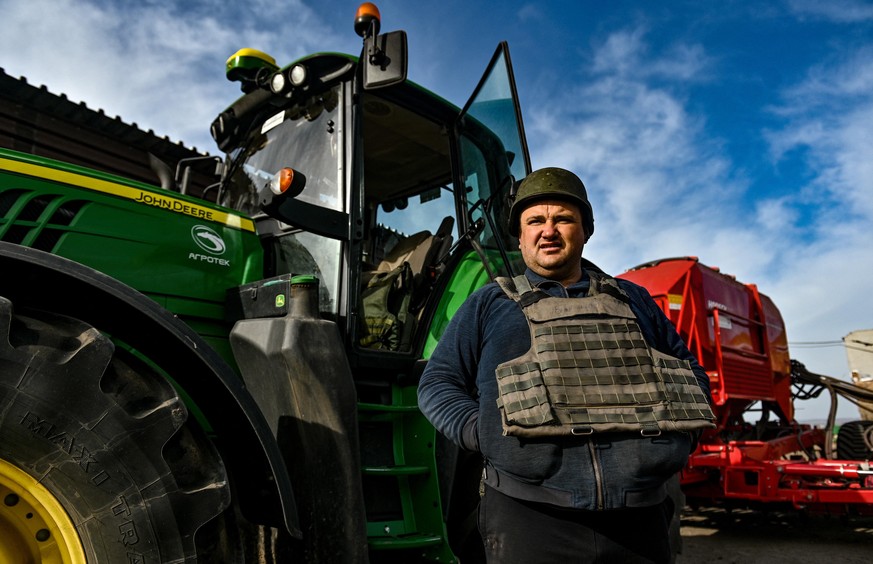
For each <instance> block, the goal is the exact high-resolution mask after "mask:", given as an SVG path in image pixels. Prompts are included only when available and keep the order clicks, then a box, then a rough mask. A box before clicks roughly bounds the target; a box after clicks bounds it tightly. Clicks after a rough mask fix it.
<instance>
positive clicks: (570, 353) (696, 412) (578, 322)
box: [496, 273, 713, 436]
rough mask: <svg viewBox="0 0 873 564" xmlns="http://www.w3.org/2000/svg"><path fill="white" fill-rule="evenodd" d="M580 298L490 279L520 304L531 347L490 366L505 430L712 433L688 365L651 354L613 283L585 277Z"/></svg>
mask: <svg viewBox="0 0 873 564" xmlns="http://www.w3.org/2000/svg"><path fill="white" fill-rule="evenodd" d="M590 277H591V286H590V288H591V289H590V290H589V294H588V296H586V297H585V298H555V297H552V296H549V295H548V294H546V293H545V292H542V291H540V290H537V289H533V288H531V287H530V283H529V282H528V280H527V279H526V278H525V277H523V276H520V277H517V278H515V279H513V280H509V279H507V278H501V279H498V283H499V284H500V286H501V288H503V290H504V292H505V293H506V294H507V295H508V296H509V297H510V298H512V299H513V300H515V301H516V302H517V303H518V304H519V305H520V306H521V307H522V311H523V312H524V314H525V317H526V318H527V320H528V325H529V326H530V331H531V349H530V350H529V351H528V352H527V353H526V354H524V355H522V356H521V357H519V358H517V359H514V360H511V361H508V362H505V363H503V364H501V365H500V366H498V367H497V371H496V375H497V382H498V387H499V389H500V397H499V399H498V406H499V407H500V409H501V412H502V414H503V426H504V433H505V434H508V435H518V436H542V435H569V434H590V433H593V432H600V431H641V432H643V434H649V433H651V434H658V433H660V431H668V430H695V429H701V428H708V427H712V426H713V425H712V423H711V421H712V419H713V416H712V411H711V410H710V408H709V404H708V403H707V401H706V398H705V396H704V394H703V392H702V391H701V389H700V386H699V385H698V384H697V379H696V378H695V376H694V373H693V372H692V370H691V367H690V364H689V363H688V362H687V361H683V360H679V359H676V358H673V357H671V356H668V355H665V354H663V353H661V352H659V351H657V350H654V349H651V348H650V347H649V346H648V344H647V343H646V341H645V338H644V337H643V335H642V332H641V331H640V328H639V325H638V324H637V322H636V317H635V316H634V314H633V311H631V309H630V307H629V306H628V304H627V299H628V298H627V296H626V295H625V293H624V292H623V291H622V290H621V288H619V287H618V284H617V283H616V281H615V280H614V279H612V278H609V277H605V276H603V275H599V274H597V273H593V274H591V275H590Z"/></svg>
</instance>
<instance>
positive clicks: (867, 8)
mask: <svg viewBox="0 0 873 564" xmlns="http://www.w3.org/2000/svg"><path fill="white" fill-rule="evenodd" d="M788 8H789V10H791V11H792V12H793V13H794V14H795V15H797V16H798V17H801V18H804V17H812V18H819V19H824V20H829V21H833V22H837V23H854V22H863V21H871V20H873V5H870V3H869V2H866V1H865V0H827V1H826V2H822V1H821V0H788Z"/></svg>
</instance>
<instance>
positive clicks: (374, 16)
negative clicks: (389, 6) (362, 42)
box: [355, 2, 382, 37]
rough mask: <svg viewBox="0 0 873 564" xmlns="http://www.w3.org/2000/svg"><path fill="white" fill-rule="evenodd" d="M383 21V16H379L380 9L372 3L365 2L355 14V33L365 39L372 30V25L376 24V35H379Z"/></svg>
mask: <svg viewBox="0 0 873 564" xmlns="http://www.w3.org/2000/svg"><path fill="white" fill-rule="evenodd" d="M381 21H382V16H381V15H380V14H379V8H377V7H376V5H375V4H373V3H372V2H364V3H363V4H361V5H360V6H358V11H357V13H355V33H357V34H358V35H360V36H361V37H364V35H365V34H366V33H367V31H369V29H370V23H371V22H375V29H374V30H373V31H374V34H378V33H379V25H380V23H381Z"/></svg>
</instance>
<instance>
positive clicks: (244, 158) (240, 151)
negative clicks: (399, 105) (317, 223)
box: [221, 86, 343, 215]
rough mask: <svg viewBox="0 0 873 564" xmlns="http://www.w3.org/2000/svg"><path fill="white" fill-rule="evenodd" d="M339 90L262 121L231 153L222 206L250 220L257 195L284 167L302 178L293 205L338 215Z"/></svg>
mask: <svg viewBox="0 0 873 564" xmlns="http://www.w3.org/2000/svg"><path fill="white" fill-rule="evenodd" d="M339 88H340V87H339V86H336V87H334V88H333V89H330V90H327V91H326V92H324V93H323V94H321V95H319V96H316V97H314V98H312V99H310V100H308V101H307V103H306V104H304V105H295V106H291V107H289V108H286V109H284V110H279V111H276V113H274V114H273V115H269V114H268V115H265V116H264V120H263V121H257V122H256V123H257V125H256V126H255V128H254V129H253V131H252V132H251V133H250V135H249V138H248V142H247V143H246V144H244V145H242V146H240V147H238V148H236V149H234V150H233V151H232V152H231V153H230V155H229V156H228V158H229V160H230V166H229V169H228V170H229V177H228V179H227V180H228V181H226V182H225V184H224V189H223V192H222V194H221V204H222V205H225V206H227V207H231V208H234V209H237V210H239V211H242V212H245V213H248V214H250V215H254V214H256V213H258V212H259V211H260V210H259V209H258V191H259V190H260V189H262V188H263V187H264V186H265V185H266V184H268V183H269V182H270V180H271V179H272V178H273V176H274V175H275V174H276V173H277V172H279V171H280V170H281V169H282V168H284V167H290V168H293V169H294V170H295V171H299V172H301V173H303V175H304V176H305V177H306V186H305V188H304V189H303V192H302V193H301V194H300V195H299V196H297V197H296V199H297V200H299V201H303V202H307V203H310V204H314V205H317V206H321V207H326V208H329V209H333V210H340V209H342V206H343V194H342V182H341V179H340V178H339V177H338V175H339V170H340V167H339V166H338V161H339V158H340V152H341V151H340V147H339V134H338V133H337V131H338V126H337V124H338V122H339V119H338V118H337V113H338V111H339V109H338V105H339V104H338V102H339V98H340V96H339Z"/></svg>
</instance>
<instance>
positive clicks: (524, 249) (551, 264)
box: [518, 200, 586, 286]
mask: <svg viewBox="0 0 873 564" xmlns="http://www.w3.org/2000/svg"><path fill="white" fill-rule="evenodd" d="M585 241H586V236H585V229H584V228H583V227H582V213H581V212H580V210H579V207H578V206H577V205H576V204H572V203H569V202H563V201H560V200H539V201H537V202H535V203H534V204H532V205H530V206H529V207H528V208H526V209H525V210H524V211H522V212H521V229H520V233H519V237H518V246H519V248H520V249H521V256H522V257H523V258H524V263H525V264H526V265H527V266H528V268H530V269H531V270H533V271H534V272H536V273H537V274H539V275H540V276H544V277H546V278H549V279H552V280H556V281H558V282H561V283H562V284H563V285H564V286H568V285H570V284H572V283H574V282H578V281H579V279H580V278H581V277H582V248H583V247H584V246H585Z"/></svg>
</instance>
